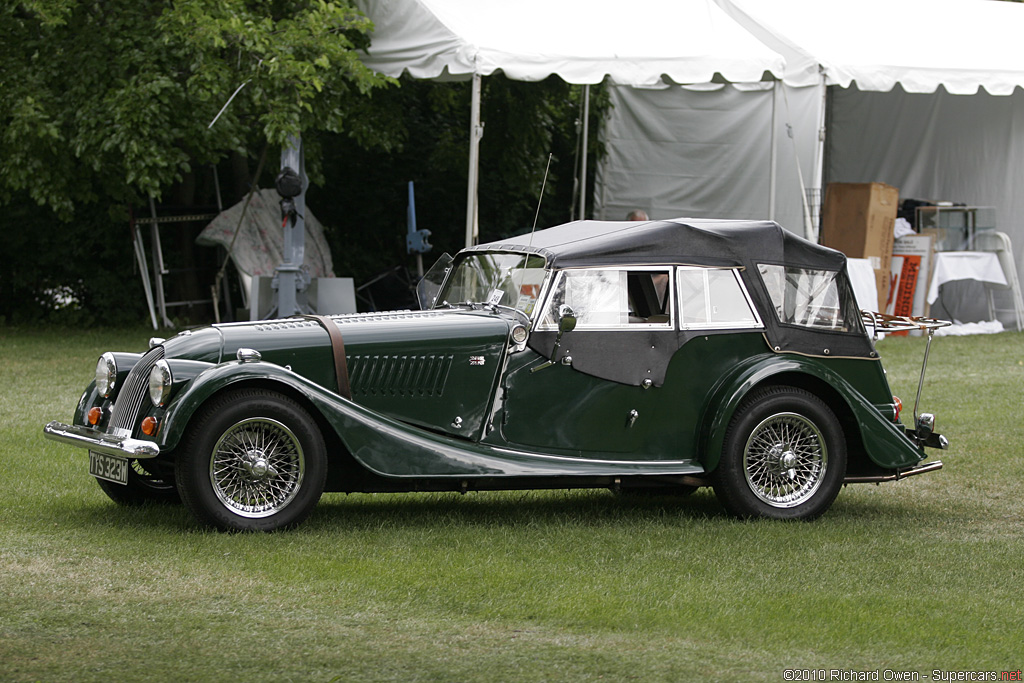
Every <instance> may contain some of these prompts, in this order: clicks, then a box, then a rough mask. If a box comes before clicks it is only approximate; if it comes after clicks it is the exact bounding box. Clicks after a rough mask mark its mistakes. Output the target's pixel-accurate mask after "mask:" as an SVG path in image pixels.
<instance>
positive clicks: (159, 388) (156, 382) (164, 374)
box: [149, 360, 174, 406]
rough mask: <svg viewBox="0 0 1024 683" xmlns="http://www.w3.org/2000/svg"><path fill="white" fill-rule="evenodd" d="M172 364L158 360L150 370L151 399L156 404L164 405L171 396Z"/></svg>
mask: <svg viewBox="0 0 1024 683" xmlns="http://www.w3.org/2000/svg"><path fill="white" fill-rule="evenodd" d="M173 382H174V378H172V377H171V366H169V365H168V364H167V361H165V360H158V361H157V362H156V365H154V366H153V369H152V370H150V371H149V400H150V401H152V402H153V405H155V406H163V405H164V404H165V403H167V399H168V398H170V397H171V384H172V383H173Z"/></svg>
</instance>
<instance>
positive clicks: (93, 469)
mask: <svg viewBox="0 0 1024 683" xmlns="http://www.w3.org/2000/svg"><path fill="white" fill-rule="evenodd" d="M89 474H91V475H92V476H94V477H97V478H99V479H106V480H107V481H112V482H114V483H117V484H126V485H127V484H128V458H119V457H117V456H116V455H107V454H106V453H96V452H94V451H89Z"/></svg>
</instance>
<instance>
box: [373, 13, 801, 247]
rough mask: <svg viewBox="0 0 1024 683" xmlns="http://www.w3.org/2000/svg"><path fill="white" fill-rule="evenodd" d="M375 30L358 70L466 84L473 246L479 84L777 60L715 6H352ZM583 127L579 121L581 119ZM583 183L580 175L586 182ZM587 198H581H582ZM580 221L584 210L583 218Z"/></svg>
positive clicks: (707, 76) (678, 75)
mask: <svg viewBox="0 0 1024 683" xmlns="http://www.w3.org/2000/svg"><path fill="white" fill-rule="evenodd" d="M356 4H357V6H358V7H359V8H360V9H361V10H362V11H363V12H364V13H365V14H366V15H367V16H368V17H369V18H370V19H371V20H372V21H373V22H374V26H375V29H374V32H373V36H372V45H371V47H370V50H369V54H368V55H367V56H365V57H364V59H363V61H364V63H366V64H367V65H368V66H370V67H371V68H373V69H374V70H376V71H379V72H381V73H384V74H387V75H390V76H399V75H401V74H403V73H408V74H409V75H411V76H413V77H415V78H437V79H450V78H472V79H473V105H472V109H471V113H470V156H469V187H468V189H467V202H466V243H467V245H468V244H471V243H473V242H474V241H475V240H476V234H477V229H476V194H477V188H476V182H477V160H478V157H477V150H478V144H479V142H480V138H481V136H482V135H483V127H482V126H481V124H480V77H481V76H488V75H490V74H493V73H495V72H496V71H501V72H503V73H504V74H505V75H506V76H507V77H509V78H512V79H515V80H523V81H538V80H542V79H544V78H547V77H548V76H551V75H552V74H556V75H558V76H560V77H561V78H562V79H563V80H565V81H567V82H569V83H576V84H593V83H600V82H601V81H603V80H604V79H605V78H608V79H610V80H611V82H613V83H618V84H623V85H637V86H641V85H654V84H657V83H661V82H665V81H668V82H675V83H702V82H706V81H712V80H725V81H734V82H748V81H760V80H761V79H762V78H765V77H766V76H767V77H768V78H778V77H781V75H782V73H783V67H784V60H783V59H782V57H781V56H780V55H779V54H778V53H777V52H775V51H774V50H772V49H770V48H768V47H767V46H765V45H764V44H763V43H762V42H760V41H759V40H758V39H756V38H755V37H754V36H753V35H751V34H750V33H749V31H747V30H745V29H744V28H742V27H741V26H740V24H739V23H738V22H737V21H736V20H734V19H732V18H730V17H729V15H728V14H727V13H726V12H725V11H724V10H723V9H722V8H721V7H720V6H719V4H718V3H717V2H715V0H634V1H633V2H630V3H629V4H626V5H624V4H623V3H622V2H620V1H619V0H557V1H555V2H551V1H550V0H520V1H518V2H508V1H507V0H357V3H356ZM584 119H586V116H584ZM584 177H585V176H584ZM584 196H585V193H584ZM581 213H582V211H581Z"/></svg>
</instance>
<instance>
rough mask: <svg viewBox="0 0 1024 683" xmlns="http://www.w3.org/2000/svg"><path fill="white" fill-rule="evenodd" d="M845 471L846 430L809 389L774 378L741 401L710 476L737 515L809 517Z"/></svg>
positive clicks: (832, 495) (831, 495)
mask: <svg viewBox="0 0 1024 683" xmlns="http://www.w3.org/2000/svg"><path fill="white" fill-rule="evenodd" d="M845 476H846V438H845V436H844V434H843V427H842V424H841V423H840V421H839V420H838V419H837V418H836V414H835V413H834V412H833V411H832V409H831V408H829V406H828V405H827V404H826V403H825V402H824V401H823V400H822V399H821V398H819V397H818V396H816V395H814V394H812V393H810V392H809V391H806V390H804V389H801V388H798V387H791V386H783V385H778V386H768V387H763V388H761V389H757V390H755V391H753V392H751V394H750V395H749V396H748V397H747V398H746V399H745V400H744V401H743V402H742V403H741V404H740V407H739V408H738V409H737V410H736V412H735V413H734V414H733V417H732V419H731V420H730V422H729V428H728V429H727V430H726V435H725V439H724V442H723V445H722V455H721V458H720V460H719V462H718V466H717V467H716V468H715V469H714V470H713V471H712V472H711V475H710V479H711V484H712V486H713V487H714V489H715V495H716V496H717V497H718V499H719V500H720V501H721V502H722V504H723V505H724V506H725V508H726V510H728V511H729V512H730V513H732V514H734V515H736V516H738V517H744V518H748V517H767V518H771V519H814V518H815V517H817V516H818V515H820V514H822V513H823V512H825V510H827V509H828V508H829V507H830V506H831V505H832V502H833V501H834V500H835V499H836V496H837V495H838V494H839V489H840V488H841V487H842V484H843V478H844V477H845Z"/></svg>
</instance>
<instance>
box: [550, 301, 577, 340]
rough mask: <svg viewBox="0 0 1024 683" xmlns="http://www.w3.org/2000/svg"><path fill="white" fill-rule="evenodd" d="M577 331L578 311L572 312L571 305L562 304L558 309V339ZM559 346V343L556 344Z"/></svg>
mask: <svg viewBox="0 0 1024 683" xmlns="http://www.w3.org/2000/svg"><path fill="white" fill-rule="evenodd" d="M575 329H576V311H574V310H572V306H570V305H569V304H562V305H561V306H559V307H558V339H559V340H561V338H562V335H563V334H564V333H566V332H572V331H573V330H575ZM555 345H556V346H557V345H558V344H557V342H556V344H555Z"/></svg>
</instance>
